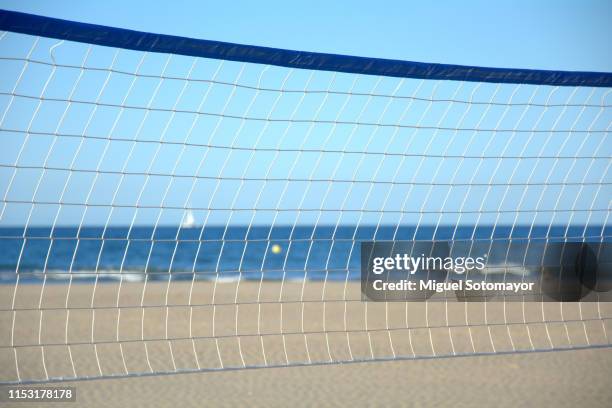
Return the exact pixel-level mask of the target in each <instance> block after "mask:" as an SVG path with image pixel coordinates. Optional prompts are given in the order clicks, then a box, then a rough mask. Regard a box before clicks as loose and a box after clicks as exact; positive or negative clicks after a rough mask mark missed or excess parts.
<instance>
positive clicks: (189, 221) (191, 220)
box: [181, 210, 195, 228]
mask: <svg viewBox="0 0 612 408" xmlns="http://www.w3.org/2000/svg"><path fill="white" fill-rule="evenodd" d="M193 227H195V217H194V216H193V212H191V210H189V211H187V212H186V213H185V216H184V217H183V222H182V223H181V228H193Z"/></svg>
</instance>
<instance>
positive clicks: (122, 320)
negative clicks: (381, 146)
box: [0, 281, 612, 407]
mask: <svg viewBox="0 0 612 408" xmlns="http://www.w3.org/2000/svg"><path fill="white" fill-rule="evenodd" d="M143 289H144V290H143ZM213 292H214V297H213ZM143 293H144V295H143ZM190 294H191V306H189V304H190ZM0 299H1V302H2V304H1V308H2V312H1V313H0V345H1V346H3V347H2V348H0V379H1V380H2V381H14V380H15V379H16V375H17V374H16V368H15V354H14V351H13V349H12V348H11V347H10V345H11V339H12V344H14V345H17V346H19V347H17V361H18V365H19V374H20V376H21V378H22V379H45V378H46V377H47V376H49V377H51V378H53V377H72V376H74V373H75V372H76V373H77V375H78V376H79V377H82V376H91V377H97V376H99V375H100V373H102V375H105V376H113V375H121V374H124V373H125V372H126V371H127V372H129V373H149V372H151V371H154V372H167V371H176V370H194V369H197V368H198V366H199V367H200V368H201V369H218V368H220V367H221V366H223V367H224V368H234V367H238V368H239V367H242V366H247V367H250V366H270V365H272V366H282V365H286V364H287V363H289V364H290V365H291V364H308V363H313V364H315V365H313V366H305V367H301V366H300V367H273V368H257V369H239V370H230V371H211V372H203V373H190V374H178V375H157V376H150V377H131V378H112V379H95V380H90V381H76V382H70V381H69V382H64V383H60V384H55V385H71V386H76V387H77V399H78V402H79V404H77V405H78V406H81V405H82V406H87V407H96V406H105V407H108V406H128V405H129V406H170V405H174V404H180V405H182V406H268V407H269V406H288V405H292V406H347V405H352V406H407V405H408V406H410V405H417V406H419V405H420V406H430V405H434V404H435V405H442V406H449V405H453V406H474V405H484V404H487V405H495V406H510V405H512V406H516V405H520V406H552V405H554V406H577V405H579V406H609V403H610V398H611V397H612V387H610V386H609V383H610V378H611V377H612V350H610V349H607V348H604V349H587V350H570V351H556V352H529V353H518V354H499V355H477V356H468V357H450V358H429V357H433V356H440V357H444V356H452V355H455V354H474V352H476V353H485V354H489V353H494V352H495V353H497V352H503V353H506V352H511V351H514V350H516V351H530V350H533V349H537V350H548V349H551V348H555V349H557V348H561V349H562V348H568V347H583V346H587V345H605V344H608V343H609V340H608V333H612V323H611V320H610V318H611V317H612V308H611V307H610V306H611V305H610V304H600V305H598V304H596V303H584V304H562V305H560V304H558V303H544V304H541V303H529V304H526V305H525V307H524V313H523V304H522V303H518V302H517V303H507V304H506V305H505V306H504V304H503V303H479V302H467V303H457V302H454V301H449V302H445V301H443V300H442V301H433V302H429V303H427V304H425V303H416V302H410V303H372V302H368V303H366V302H361V301H360V294H359V286H358V283H349V284H348V286H347V287H346V288H345V285H344V283H343V282H328V283H327V284H325V285H324V284H323V282H310V281H309V282H306V284H305V286H302V283H301V282H285V283H284V284H283V285H282V286H281V283H280V282H273V281H266V282H263V284H262V285H260V284H259V282H244V281H242V282H220V283H218V284H217V285H216V287H215V285H214V284H213V283H212V282H196V283H195V285H194V286H193V290H192V289H191V285H190V283H189V282H180V281H177V282H172V284H171V285H168V284H167V283H164V282H149V283H147V284H146V287H145V285H144V283H143V282H123V283H122V284H121V285H119V284H118V283H100V284H98V285H97V286H96V287H95V291H94V285H92V284H74V285H71V286H69V285H66V284H56V283H54V284H47V285H45V288H44V291H42V292H41V286H40V285H35V284H29V285H20V286H19V287H18V290H17V292H16V296H15V300H14V306H13V287H11V286H8V285H7V286H2V287H0ZM92 299H93V300H92ZM322 299H324V300H325V302H321V300H322ZM279 300H280V302H279ZM345 300H346V301H345ZM235 303H238V304H239V306H236V304H235ZM66 305H68V308H69V309H70V312H69V313H68V312H67V310H66ZM141 305H144V308H143V307H141ZM166 305H170V306H169V307H166ZM92 306H93V309H94V310H95V312H94V311H92ZM41 307H42V309H44V312H43V313H42V329H41V328H40V327H41V324H40V322H41V312H40V308H41ZM13 308H14V309H17V310H18V311H17V312H15V313H14V312H13V311H12V309H13ZM143 311H144V313H143ZM143 315H144V316H143ZM13 316H15V324H14V330H12V327H13ZM466 316H467V318H466ZM543 320H545V321H547V322H549V323H546V324H544V323H542V322H543ZM525 321H527V323H528V324H525V323H524V322H525ZM92 322H93V324H92ZM506 323H509V324H506ZM347 332H348V334H347ZM11 333H12V336H11ZM236 333H237V334H238V337H237V336H236ZM304 333H306V335H304ZM143 337H144V338H145V339H147V341H146V342H142V338H143ZM92 338H93V340H94V342H95V343H96V346H95V347H94V346H93V345H92ZM117 339H119V341H120V342H119V343H118V342H117ZM167 339H171V340H170V341H168V340H167ZM66 343H68V344H69V345H70V347H68V346H67V345H66ZM39 344H44V345H45V347H43V348H41V347H40V346H39ZM394 355H395V356H405V357H408V358H410V357H413V356H416V357H419V358H424V359H416V360H415V359H408V360H403V361H383V362H358V363H354V364H332V365H316V364H317V363H323V364H325V363H328V362H330V361H334V362H335V361H353V360H371V359H372V358H374V359H389V358H393V356H394ZM43 361H44V364H43ZM175 367H176V369H175ZM15 405H16V406H20V407H24V406H27V405H28V404H27V403H18V404H15ZM61 405H62V404H53V406H54V407H55V406H61ZM66 406H75V404H67V405H66Z"/></svg>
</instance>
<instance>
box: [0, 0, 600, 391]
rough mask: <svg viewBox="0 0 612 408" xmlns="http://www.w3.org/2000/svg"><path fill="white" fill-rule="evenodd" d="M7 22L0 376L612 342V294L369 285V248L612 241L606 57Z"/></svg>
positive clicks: (2, 56)
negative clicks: (399, 295) (472, 295)
mask: <svg viewBox="0 0 612 408" xmlns="http://www.w3.org/2000/svg"><path fill="white" fill-rule="evenodd" d="M0 29H1V30H3V31H2V32H1V34H0V66H1V70H2V73H3V74H2V77H1V78H0V146H1V148H2V153H1V154H0V194H2V204H1V210H0V248H1V249H0V269H1V270H0V290H1V291H2V296H1V297H0V299H2V300H1V302H2V304H1V305H0V361H2V364H0V366H1V368H0V370H1V372H0V382H3V383H14V382H16V383H27V382H47V381H56V380H73V379H83V378H103V377H114V376H135V375H149V374H161V373H178V372H194V371H207V370H222V369H234V368H250V367H273V366H291V365H309V364H331V363H340V362H352V361H374V360H392V359H413V358H433V357H440V356H454V355H480V354H497V353H514V352H528V351H546V350H560V349H575V348H585V347H608V346H610V339H609V335H608V333H609V331H610V329H611V327H610V326H611V322H610V320H611V319H612V307H611V306H610V304H609V303H607V302H600V301H592V302H572V303H567V302H548V303H547V302H525V301H523V302H505V301H501V302H461V301H458V299H456V298H450V297H442V298H438V299H432V300H431V301H427V302H365V301H363V300H362V297H361V292H360V282H359V278H360V245H361V243H363V242H369V241H402V240H404V241H426V240H439V241H448V242H451V243H452V242H459V241H468V242H469V241H487V242H490V241H496V240H498V241H499V240H506V241H508V242H510V241H512V240H522V241H527V242H529V241H531V240H540V241H541V240H544V241H546V240H553V241H556V242H564V241H573V242H594V243H605V242H607V241H608V240H609V239H610V236H611V230H610V222H609V218H608V217H609V214H610V192H611V187H610V184H611V182H612V180H611V175H610V164H611V163H612V161H611V153H612V143H611V140H610V125H611V124H612V116H611V113H612V110H611V109H612V104H611V103H612V96H610V90H611V87H612V74H610V73H592V72H564V71H537V70H521V69H501V68H480V67H466V66H454V65H442V64H424V63H413V62H406V61H392V60H382V59H375V58H361V57H348V56H341V55H329V54H319V53H309V52H298V51H288V50H278V49H271V48H264V47H255V46H246V45H238V44H229V43H220V42H214V41H206V40H194V39H188V38H181V37H173V36H167V35H157V34H151V33H140V32H135V31H129V30H123V29H116V28H109V27H102V26H95V25H89V24H81V23H75V22H68V21H63V20H57V19H52V18H46V17H38V16H33V15H27V14H21V13H14V12H8V11H2V12H0Z"/></svg>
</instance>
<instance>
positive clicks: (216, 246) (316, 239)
mask: <svg viewBox="0 0 612 408" xmlns="http://www.w3.org/2000/svg"><path fill="white" fill-rule="evenodd" d="M602 237H605V240H608V239H609V238H610V237H612V225H606V226H602V225H589V226H585V225H571V226H566V225H552V226H546V225H534V226H530V225H521V226H514V227H513V226H511V225H478V226H474V225H472V226H469V225H468V226H464V225H463V226H458V227H456V226H451V225H440V226H433V225H420V226H418V227H417V226H414V225H402V226H399V227H398V226H391V225H379V226H375V225H360V226H350V225H342V226H335V225H317V226H314V225H297V226H266V225H254V226H250V227H249V226H246V225H243V226H241V225H238V226H206V227H204V228H202V227H197V226H194V227H190V228H185V227H180V226H158V227H153V226H143V225H140V226H133V227H131V228H130V227H128V226H107V227H106V228H105V227H103V226H82V227H81V228H79V227H77V226H56V227H51V226H48V227H45V226H36V227H28V228H27V229H25V228H24V227H3V228H0V284H11V283H14V282H15V281H16V279H17V276H19V282H20V284H21V283H36V282H40V281H41V279H45V281H46V282H47V283H53V282H58V283H61V282H65V281H66V280H67V279H72V281H73V282H74V283H79V282H91V281H93V280H96V279H97V280H98V281H116V280H119V279H121V280H122V281H144V280H145V279H146V280H147V281H155V280H159V281H168V279H172V280H192V279H197V280H212V279H219V280H228V281H231V280H237V279H245V280H262V279H264V280H281V279H284V280H303V279H308V280H341V281H344V280H346V279H348V280H359V277H360V242H362V241H389V240H419V241H426V240H455V241H461V240H463V241H466V240H474V241H479V242H489V241H490V240H494V241H497V240H507V241H508V240H547V241H551V242H555V241H556V242H563V241H564V240H569V241H572V240H573V241H582V240H594V241H600V240H602ZM194 274H195V275H194Z"/></svg>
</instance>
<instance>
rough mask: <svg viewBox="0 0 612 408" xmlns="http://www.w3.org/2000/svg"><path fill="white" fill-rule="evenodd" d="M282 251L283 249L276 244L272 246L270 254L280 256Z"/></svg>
mask: <svg viewBox="0 0 612 408" xmlns="http://www.w3.org/2000/svg"><path fill="white" fill-rule="evenodd" d="M282 251H283V249H282V248H281V246H280V245H278V244H274V245H272V253H273V254H280V253H281V252H282Z"/></svg>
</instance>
